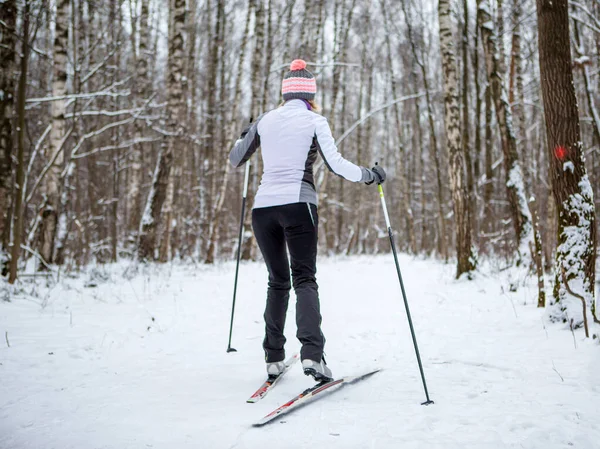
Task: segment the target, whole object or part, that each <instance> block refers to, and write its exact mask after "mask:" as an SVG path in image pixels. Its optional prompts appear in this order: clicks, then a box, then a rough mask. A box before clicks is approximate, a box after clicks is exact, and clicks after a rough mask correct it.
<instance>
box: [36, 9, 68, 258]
mask: <svg viewBox="0 0 600 449" xmlns="http://www.w3.org/2000/svg"><path fill="white" fill-rule="evenodd" d="M69 4H70V1H69V0H57V2H56V21H55V23H56V30H55V37H54V66H53V78H52V96H53V97H58V99H56V100H54V101H52V102H51V106H50V109H51V117H52V129H51V131H50V137H49V139H50V140H49V145H48V154H47V157H46V160H47V161H48V164H49V165H50V169H49V170H48V174H47V175H46V177H45V180H44V197H45V205H44V209H43V215H42V231H41V241H40V251H39V253H40V256H41V257H42V259H43V260H44V261H45V262H46V263H52V262H54V245H55V239H56V234H57V232H58V215H59V211H60V184H61V182H60V175H61V171H62V168H63V165H64V152H63V149H64V148H63V147H64V145H65V141H66V139H67V137H68V136H67V130H66V119H65V110H66V104H67V101H66V99H65V98H64V97H65V96H66V93H67V61H68V56H67V48H68V38H69V9H70V8H69ZM40 267H41V268H44V265H43V264H42V265H40Z"/></svg>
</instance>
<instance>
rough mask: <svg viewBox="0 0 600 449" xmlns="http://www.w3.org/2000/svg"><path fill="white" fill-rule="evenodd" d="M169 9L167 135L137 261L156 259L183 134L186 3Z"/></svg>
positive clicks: (176, 0) (177, 0)
mask: <svg viewBox="0 0 600 449" xmlns="http://www.w3.org/2000/svg"><path fill="white" fill-rule="evenodd" d="M170 1H171V3H170V5H169V57H168V58H167V63H168V67H167V73H168V75H167V95H168V104H167V118H166V124H167V129H168V134H167V135H166V136H165V137H164V139H163V143H162V146H161V150H160V154H159V157H158V162H157V165H156V169H155V171H154V178H153V180H152V186H151V188H150V192H149V194H148V200H147V202H146V209H145V211H144V215H143V217H142V222H141V226H140V227H141V231H140V241H139V249H138V257H139V259H141V260H146V259H152V258H154V254H155V250H156V243H157V241H156V240H157V234H158V225H159V224H160V221H161V218H162V216H161V213H162V208H163V205H164V203H165V199H166V197H167V188H168V186H169V176H170V172H171V166H172V164H173V153H174V151H175V146H176V143H177V137H178V135H179V134H180V133H181V132H182V127H181V123H180V121H179V119H180V118H181V117H182V112H183V106H184V105H183V85H182V79H181V78H182V75H183V55H184V36H183V33H184V28H185V13H186V10H185V0H170Z"/></svg>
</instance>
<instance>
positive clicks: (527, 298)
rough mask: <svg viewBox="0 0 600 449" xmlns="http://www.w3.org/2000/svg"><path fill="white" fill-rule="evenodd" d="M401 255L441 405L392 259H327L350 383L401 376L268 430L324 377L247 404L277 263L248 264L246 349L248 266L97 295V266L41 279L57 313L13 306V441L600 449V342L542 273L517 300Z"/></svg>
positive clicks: (296, 374)
mask: <svg viewBox="0 0 600 449" xmlns="http://www.w3.org/2000/svg"><path fill="white" fill-rule="evenodd" d="M400 264H401V267H402V269H403V276H404V281H405V285H406V291H407V294H408V300H409V305H410V307H411V312H412V316H413V321H414V325H415V329H416V333H417V340H418V343H419V346H420V350H421V357H422V360H423V364H424V369H425V376H426V379H427V382H428V387H429V392H430V396H431V398H432V399H433V400H434V401H435V405H432V406H429V407H424V406H421V405H420V403H421V402H422V401H424V400H425V396H424V393H423V389H422V384H421V380H420V375H419V370H418V366H417V363H416V358H415V354H414V349H413V346H412V340H411V337H410V331H409V328H408V323H407V319H406V313H405V311H404V305H403V302H402V297H401V293H400V288H399V286H398V279H397V277H396V272H395V267H394V262H393V259H392V256H391V255H382V256H376V257H370V256H364V257H349V258H330V259H328V258H321V259H320V261H319V267H318V268H319V272H318V281H319V283H320V296H321V312H322V315H323V332H324V334H325V336H326V338H327V345H326V352H327V360H328V363H329V365H330V367H331V368H332V370H333V373H334V375H335V376H338V377H339V376H343V375H355V374H361V373H363V372H365V371H367V370H371V369H373V368H376V367H379V368H382V369H383V371H382V372H380V373H378V374H376V375H375V376H373V377H371V378H369V379H367V380H365V381H364V382H361V383H358V384H356V385H352V386H349V387H347V388H345V389H342V390H340V391H339V392H335V393H333V394H332V395H331V396H327V397H325V398H323V399H321V400H318V401H316V402H314V403H312V404H310V405H308V406H307V407H305V408H302V409H300V410H298V411H297V412H294V413H291V414H289V415H286V416H284V417H281V418H280V419H278V420H276V421H275V422H273V423H272V424H269V425H267V426H266V427H263V428H252V427H251V424H252V423H253V422H256V421H258V420H259V419H260V418H262V417H263V416H264V415H266V414H267V413H269V412H270V411H272V410H273V409H275V408H276V407H278V406H279V405H281V404H283V403H284V402H286V401H287V400H288V399H290V398H291V397H292V396H294V395H296V394H297V393H299V392H300V391H302V389H304V388H307V387H309V386H311V385H312V384H313V383H312V382H311V380H310V378H308V377H306V376H304V375H303V373H302V371H301V368H300V364H297V365H296V366H294V368H293V369H292V370H291V371H290V372H289V373H288V374H287V375H286V377H285V378H284V379H282V381H281V382H280V383H279V384H278V386H277V387H276V388H275V389H273V390H272V391H271V392H270V393H269V395H268V396H267V397H266V398H265V399H263V400H262V401H260V402H258V403H256V404H247V403H246V402H245V401H246V399H247V398H248V397H249V396H250V395H251V394H252V393H253V392H254V391H255V390H256V389H257V388H258V387H259V386H260V384H261V382H262V381H264V379H265V371H264V358H263V353H262V349H261V342H262V338H263V321H262V313H263V308H264V297H265V289H266V278H267V274H266V269H265V268H264V266H263V264H262V263H243V264H242V266H241V268H240V285H239V289H238V299H237V306H236V307H237V309H236V319H235V324H234V334H233V343H232V346H233V347H235V348H236V349H237V350H238V352H237V353H231V354H227V353H226V352H225V349H226V347H227V337H228V332H229V318H230V312H231V310H230V307H231V294H232V283H233V271H234V265H233V264H231V263H226V264H221V265H217V266H214V267H207V266H192V265H185V266H184V265H177V264H173V265H165V266H162V267H157V266H150V267H146V268H143V269H140V272H139V274H137V275H136V276H134V277H133V278H132V279H131V280H128V279H126V278H125V277H124V276H123V272H124V271H125V269H126V268H127V267H128V265H126V264H119V265H115V266H111V267H108V268H107V271H108V272H109V274H110V279H109V281H107V282H100V283H99V284H98V286H97V287H94V288H87V287H85V286H84V283H85V281H86V278H85V277H86V276H89V275H84V276H82V277H81V278H79V279H72V278H67V279H63V280H62V281H61V283H60V284H59V285H57V286H55V287H54V288H52V289H47V288H45V287H38V292H39V293H42V295H41V297H42V298H43V297H45V298H46V301H45V305H44V306H42V304H41V303H42V299H33V298H32V297H27V296H24V295H20V296H18V297H17V298H14V300H13V302H11V303H0V331H1V332H2V334H3V335H2V337H3V338H2V340H4V334H5V332H8V340H9V342H10V348H9V347H7V345H6V342H5V341H2V342H1V343H2V347H1V348H0V448H2V449H37V448H43V449H52V448H56V449H69V448H73V449H88V448H90V449H92V448H93V449H109V448H110V449H129V448H136V449H137V448H141V449H144V448H154V449H162V448H177V449H180V448H181V449H187V448H190V449H191V448H202V449H203V448H207V449H208V448H210V449H213V448H214V449H229V448H237V449H244V448H249V449H251V448H257V449H258V448H265V447H266V448H273V447H282V448H312V447H322V448H360V449H363V448H367V449H374V448H403V449H409V448H440V449H441V448H443V449H447V448H461V449H463V448H540V449H542V448H544V449H548V448H582V449H594V448H600V420H599V416H600V414H599V411H600V394H599V393H600V387H599V386H598V373H599V372H600V356H599V355H598V351H599V349H600V348H599V347H598V343H597V342H596V341H592V340H591V339H589V340H585V339H584V338H583V330H581V329H580V330H576V331H575V341H576V344H577V348H575V347H574V341H573V337H572V335H571V334H570V331H569V330H568V329H565V326H564V325H562V324H551V323H548V322H546V320H545V319H544V312H543V311H541V310H538V309H536V307H535V304H536V296H535V295H536V291H535V280H534V279H533V278H531V279H530V280H528V281H527V285H526V286H524V287H521V288H520V289H519V290H518V291H517V292H516V293H510V292H509V291H508V288H507V286H508V280H507V276H508V274H506V272H505V273H501V274H490V273H491V272H490V270H487V271H486V270H485V269H483V272H482V273H478V274H477V275H476V279H475V280H474V281H465V280H460V281H456V280H454V270H455V267H454V265H451V264H447V265H445V264H442V263H439V262H433V261H425V260H421V259H416V258H413V257H409V256H406V255H401V256H400ZM40 282H41V281H40ZM290 301H291V303H290V307H289V313H288V321H287V329H286V335H287V338H288V343H287V353H288V355H289V354H291V353H292V352H293V351H295V350H297V349H298V348H299V344H298V342H297V340H296V338H295V331H296V326H295V319H294V314H295V307H294V302H295V296H294V295H293V293H292V295H291V300H290ZM152 317H154V321H153V320H152ZM561 377H562V378H561ZM281 421H283V423H282V422H281Z"/></svg>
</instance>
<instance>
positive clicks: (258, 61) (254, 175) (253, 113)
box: [242, 0, 265, 260]
mask: <svg viewBox="0 0 600 449" xmlns="http://www.w3.org/2000/svg"><path fill="white" fill-rule="evenodd" d="M253 2H254V17H255V33H256V36H255V44H254V45H255V46H254V54H253V56H252V63H251V67H252V75H251V80H250V86H251V89H252V94H251V99H250V118H252V119H256V118H257V117H258V115H259V114H260V113H261V112H264V111H262V110H260V102H259V98H260V97H259V95H260V86H261V81H262V79H261V77H260V75H261V73H263V71H262V69H263V58H264V48H265V6H264V0H253ZM260 172H261V161H260V159H255V160H254V164H252V165H251V166H250V181H249V182H250V184H251V186H250V188H249V189H248V196H247V200H246V201H247V202H248V204H250V205H252V204H253V203H254V195H255V194H256V193H255V191H256V188H257V187H258V182H259V180H258V179H259V176H260ZM250 207H252V206H250ZM245 218H246V219H245V221H244V228H245V229H252V221H251V220H252V217H251V214H248V215H246V217H245ZM255 246H256V239H255V237H254V234H253V233H252V234H250V236H249V238H248V239H246V240H245V241H244V242H243V245H242V260H252V259H253V258H254V252H255Z"/></svg>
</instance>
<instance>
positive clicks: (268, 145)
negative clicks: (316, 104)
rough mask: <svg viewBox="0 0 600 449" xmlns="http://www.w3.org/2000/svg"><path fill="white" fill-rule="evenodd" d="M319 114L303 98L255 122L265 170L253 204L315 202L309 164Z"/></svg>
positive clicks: (313, 154) (313, 156) (311, 161)
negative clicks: (308, 107)
mask: <svg viewBox="0 0 600 449" xmlns="http://www.w3.org/2000/svg"><path fill="white" fill-rule="evenodd" d="M318 118H322V117H321V116H319V115H317V114H315V113H314V112H312V111H309V110H308V109H307V107H306V104H305V103H304V102H303V101H302V100H292V101H289V102H287V103H286V104H285V105H284V106H282V107H280V108H277V109H274V110H272V111H271V112H268V113H267V114H265V115H264V116H263V117H262V118H261V120H260V121H259V122H258V134H259V135H260V141H261V148H262V160H263V165H264V171H263V176H262V180H261V182H260V187H259V188H258V192H257V194H256V200H255V205H254V207H267V206H275V205H281V204H289V203H298V202H302V203H307V202H308V203H314V204H316V192H315V184H314V180H313V167H312V166H313V163H314V161H315V159H316V156H317V149H316V148H315V145H314V142H313V141H314V139H315V129H316V121H317V120H318Z"/></svg>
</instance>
